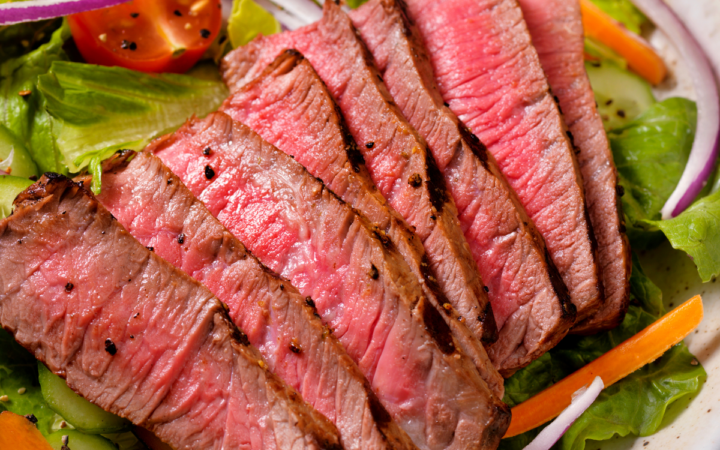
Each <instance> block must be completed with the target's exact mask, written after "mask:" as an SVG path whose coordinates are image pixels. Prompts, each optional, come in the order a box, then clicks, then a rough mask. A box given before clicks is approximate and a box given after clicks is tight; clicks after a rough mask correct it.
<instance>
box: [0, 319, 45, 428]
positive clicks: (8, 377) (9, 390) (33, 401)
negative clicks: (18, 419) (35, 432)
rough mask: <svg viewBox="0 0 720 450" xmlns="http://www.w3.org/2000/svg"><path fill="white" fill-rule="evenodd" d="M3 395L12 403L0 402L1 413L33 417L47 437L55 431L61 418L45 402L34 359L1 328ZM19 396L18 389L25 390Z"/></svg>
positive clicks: (1, 386) (1, 389) (0, 362)
mask: <svg viewBox="0 0 720 450" xmlns="http://www.w3.org/2000/svg"><path fill="white" fill-rule="evenodd" d="M0 349H2V351H0V394H2V395H7V396H8V397H9V398H10V400H9V401H7V402H0V411H6V410H7V411H11V412H14V413H16V414H21V415H23V416H24V415H27V414H34V415H35V417H36V418H37V419H38V423H37V426H38V429H39V430H40V432H41V433H42V434H43V435H44V436H48V435H49V434H50V433H52V432H53V431H55V430H53V424H54V423H55V421H56V418H57V417H59V416H57V415H56V414H55V412H54V411H53V410H51V409H50V407H49V406H48V405H47V403H45V400H44V399H43V396H42V393H41V392H40V383H38V373H37V362H36V361H35V358H34V357H33V356H32V355H31V354H30V353H29V352H28V351H27V350H25V349H24V348H22V347H21V346H20V345H19V344H18V343H17V342H15V339H13V337H12V336H11V335H10V334H9V333H8V332H7V331H5V330H3V329H0ZM23 388H24V391H22V392H23V393H22V394H20V393H19V392H18V390H22V389H23Z"/></svg>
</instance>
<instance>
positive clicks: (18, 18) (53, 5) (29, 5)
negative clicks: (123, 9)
mask: <svg viewBox="0 0 720 450" xmlns="http://www.w3.org/2000/svg"><path fill="white" fill-rule="evenodd" d="M126 1H127V0H28V1H24V2H12V3H3V4H1V5H0V25H12V24H14V23H20V22H34V21H36V20H43V19H53V18H55V17H61V16H66V15H68V14H75V13H79V12H84V11H90V10H92V9H100V8H105V7H108V6H114V5H118V4H120V3H124V2H126Z"/></svg>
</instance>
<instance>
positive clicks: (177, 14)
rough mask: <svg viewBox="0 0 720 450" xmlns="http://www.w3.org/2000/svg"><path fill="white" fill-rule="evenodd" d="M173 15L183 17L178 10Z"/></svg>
mask: <svg viewBox="0 0 720 450" xmlns="http://www.w3.org/2000/svg"><path fill="white" fill-rule="evenodd" d="M173 14H175V15H176V16H178V17H182V13H181V12H180V11H179V10H177V9H176V10H175V11H173Z"/></svg>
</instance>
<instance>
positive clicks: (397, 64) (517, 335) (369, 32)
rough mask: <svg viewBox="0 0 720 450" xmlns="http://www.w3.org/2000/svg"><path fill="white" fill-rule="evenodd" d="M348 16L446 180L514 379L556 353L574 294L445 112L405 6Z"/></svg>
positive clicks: (387, 5)
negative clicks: (544, 356) (533, 363)
mask: <svg viewBox="0 0 720 450" xmlns="http://www.w3.org/2000/svg"><path fill="white" fill-rule="evenodd" d="M350 17H351V19H352V20H353V23H354V24H355V26H356V27H357V29H358V31H360V34H361V36H362V38H363V41H364V42H365V43H366V44H367V46H368V48H369V50H370V52H371V53H372V54H373V56H374V57H375V62H376V64H377V66H378V69H379V70H380V72H381V73H382V77H383V79H384V80H385V85H386V86H387V87H388V89H389V90H390V93H391V94H392V96H393V98H394V99H395V101H396V102H397V104H398V106H399V107H400V109H401V110H402V112H403V114H404V115H405V117H407V119H408V120H409V121H410V124H411V125H412V126H413V127H415V129H416V130H418V133H420V135H421V136H422V137H423V138H424V139H425V140H426V141H427V143H428V147H429V148H430V151H431V152H432V154H433V157H434V159H435V161H436V162H437V165H438V168H439V169H440V172H441V173H442V174H443V176H444V178H445V184H446V185H447V187H448V189H449V191H450V193H451V194H452V196H453V199H454V200H455V205H457V208H458V211H459V219H460V226H461V227H462V230H463V233H464V234H465V239H467V242H468V244H469V245H470V250H471V251H472V254H473V257H474V258H475V262H476V264H477V267H478V270H479V271H480V276H482V279H483V282H484V283H485V286H487V287H488V288H489V292H488V297H489V298H490V303H491V304H492V309H493V314H494V316H495V321H496V322H497V326H498V329H499V330H500V338H499V339H498V341H497V342H496V343H495V344H493V345H492V346H491V347H489V349H488V353H489V354H490V357H491V358H492V361H493V363H494V364H495V367H497V368H498V369H499V370H501V371H502V372H503V373H506V374H509V373H512V372H514V371H515V370H517V369H518V368H520V367H523V366H525V365H527V364H528V363H530V362H531V361H532V360H533V359H535V358H537V357H539V356H540V355H542V354H543V353H544V352H545V351H547V350H549V349H550V348H552V347H554V346H555V344H557V342H559V341H560V339H562V338H563V336H565V334H566V333H567V330H568V329H569V328H570V326H571V325H572V324H573V320H574V316H573V313H574V310H575V307H574V306H573V305H572V303H571V302H570V296H569V294H568V292H567V288H566V287H565V285H564V283H563V282H562V279H561V278H560V274H559V273H558V272H557V269H556V268H555V265H554V264H553V263H552V261H550V258H549V256H548V255H547V249H546V248H545V241H544V240H543V238H542V237H541V236H540V233H539V232H538V231H537V229H536V228H535V226H534V225H533V223H532V220H531V219H530V218H529V217H528V216H527V213H526V212H525V210H524V208H523V207H522V205H521V204H520V202H519V200H518V199H517V196H516V195H515V193H514V192H513V190H512V189H511V188H510V187H509V186H508V184H507V182H506V181H505V178H504V177H503V176H502V174H501V173H500V170H499V169H498V167H497V163H496V162H495V159H494V158H493V156H492V155H491V154H490V153H488V151H487V149H486V148H485V146H484V145H483V144H482V143H481V142H480V141H479V140H478V139H477V138H476V137H475V136H474V135H473V134H471V133H469V132H468V131H467V130H466V128H465V126H464V125H463V124H462V123H460V121H459V120H458V118H457V116H455V114H453V113H452V111H450V109H449V108H447V107H446V106H444V105H443V99H442V97H441V96H440V93H439V91H438V88H437V85H436V83H435V77H434V75H433V73H432V67H431V66H430V64H429V61H428V57H427V53H426V51H425V48H424V46H423V44H422V41H421V39H420V38H419V36H418V34H417V30H416V29H415V27H414V26H413V25H412V24H411V23H410V22H409V21H408V19H407V16H406V15H405V11H404V9H403V6H402V4H401V3H400V2H398V1H397V0H371V1H370V2H368V3H366V4H365V5H363V6H362V7H361V8H360V9H357V10H355V11H353V12H352V13H351V15H350Z"/></svg>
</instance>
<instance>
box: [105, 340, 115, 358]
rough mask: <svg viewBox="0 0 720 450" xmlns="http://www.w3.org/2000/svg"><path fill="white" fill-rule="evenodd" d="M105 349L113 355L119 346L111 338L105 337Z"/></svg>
mask: <svg viewBox="0 0 720 450" xmlns="http://www.w3.org/2000/svg"><path fill="white" fill-rule="evenodd" d="M105 351H106V352H108V353H110V354H111V355H115V353H117V347H116V346H115V343H114V342H113V341H112V340H110V338H107V339H105Z"/></svg>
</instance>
